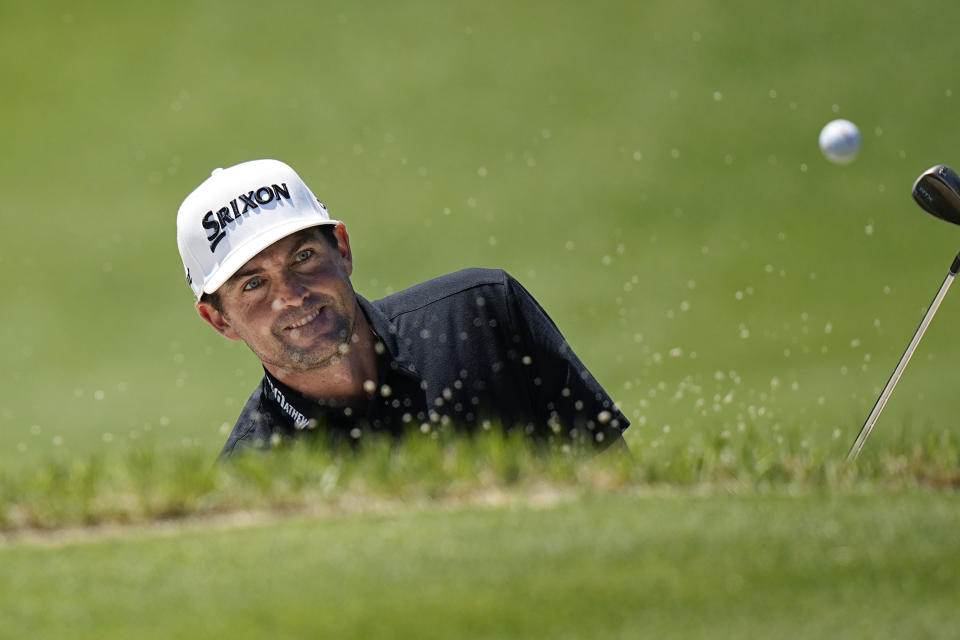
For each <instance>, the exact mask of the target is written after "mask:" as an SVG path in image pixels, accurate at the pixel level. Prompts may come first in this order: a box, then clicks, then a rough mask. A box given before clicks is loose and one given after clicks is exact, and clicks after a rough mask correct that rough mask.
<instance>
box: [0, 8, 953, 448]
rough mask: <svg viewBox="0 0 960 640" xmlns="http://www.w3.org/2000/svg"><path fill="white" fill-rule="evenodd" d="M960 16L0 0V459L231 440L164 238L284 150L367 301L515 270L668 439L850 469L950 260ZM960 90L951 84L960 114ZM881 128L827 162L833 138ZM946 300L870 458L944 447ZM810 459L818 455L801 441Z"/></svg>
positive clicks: (238, 398)
mask: <svg viewBox="0 0 960 640" xmlns="http://www.w3.org/2000/svg"><path fill="white" fill-rule="evenodd" d="M958 18H960V5H957V4H956V3H953V2H945V1H942V0H941V1H936V0H934V1H931V2H926V3H924V4H923V5H922V6H921V7H916V6H913V5H911V4H909V3H880V4H878V3H873V2H866V1H863V0H858V1H853V2H843V3H836V2H826V1H815V2H810V3H796V2H759V1H754V0H749V1H748V0H742V1H733V2H725V3H716V2H707V1H705V0H702V1H692V2H666V1H662V0H657V1H654V2H642V3H637V2H614V1H603V0H601V1H598V2H591V3H555V2H542V1H529V2H520V3H516V2H499V1H487V2H482V3H480V2H475V3H453V4H451V3H442V2H404V3H388V2H321V3H304V2H289V1H282V0H281V1H279V2H274V3H267V4H265V3H262V2H250V1H236V2H230V3H226V2H169V3H158V4H153V5H149V4H142V3H123V2H97V3H75V2H56V1H52V2H36V3H3V4H2V5H0V74H2V76H0V77H2V79H3V86H4V87H6V90H5V91H4V96H3V99H2V101H0V144H2V148H3V153H2V154H0V180H2V186H3V198H2V204H0V212H2V216H3V221H4V233H3V236H2V239H0V267H2V270H3V273H4V274H5V276H6V278H5V283H6V286H4V287H2V289H0V291H2V293H0V314H2V315H0V327H2V328H0V351H2V353H3V354H4V366H3V376H4V380H3V385H2V387H3V394H4V401H3V403H2V408H0V434H2V435H0V445H2V448H0V451H2V453H0V460H3V461H7V462H10V461H12V460H19V461H22V462H23V461H29V460H32V459H34V458H35V456H41V455H47V454H49V453H50V452H51V451H54V450H59V451H63V450H69V451H77V452H90V451H96V450H101V449H103V448H108V447H116V446H120V445H124V444H129V443H131V442H133V441H137V442H144V441H153V442H157V443H160V444H162V443H166V442H177V443H180V442H182V441H187V442H191V443H195V444H196V446H198V447H203V448H205V449H209V451H210V456H211V458H212V457H213V456H214V455H215V454H216V452H217V451H218V449H219V447H220V445H221V444H222V442H223V441H224V439H225V437H226V435H225V431H226V429H228V428H229V426H232V424H233V421H234V419H235V418H236V415H237V414H238V412H239V410H240V407H241V405H242V403H243V401H244V400H245V399H246V398H247V396H248V395H249V393H250V391H251V389H252V388H253V386H254V385H255V384H256V382H257V380H258V379H259V377H260V375H261V371H260V368H259V364H258V362H257V361H256V360H255V358H254V357H253V356H252V355H251V354H250V353H249V352H248V351H246V349H245V347H243V345H236V344H234V343H229V342H228V341H226V340H224V339H222V338H221V337H219V336H218V335H216V334H215V333H214V332H213V331H212V330H211V329H210V328H208V327H207V326H206V325H205V324H203V322H202V321H201V320H200V319H199V317H198V316H197V315H196V313H195V312H194V310H193V308H192V305H193V300H192V297H191V294H190V291H189V289H188V287H187V285H186V282H185V280H184V277H183V272H182V267H181V264H180V260H179V256H178V253H177V249H176V243H175V231H174V229H175V216H176V211H177V208H178V206H179V204H180V202H181V200H182V199H183V198H184V197H185V196H186V194H187V193H189V192H190V191H191V190H192V189H193V188H194V187H195V186H196V185H198V184H199V183H200V182H201V181H203V180H204V179H205V178H206V177H207V176H208V175H209V172H210V171H211V170H212V169H213V168H215V167H219V166H229V165H232V164H235V163H237V162H242V161H245V160H249V159H254V158H263V157H273V158H278V159H281V160H284V161H286V162H288V163H289V164H291V165H292V166H293V167H294V168H295V169H297V171H298V172H299V173H300V174H301V176H302V177H303V178H304V179H305V180H306V182H307V184H309V185H310V186H311V187H312V189H313V190H314V192H315V193H316V194H317V195H318V196H319V197H320V198H321V199H322V200H323V201H324V202H325V203H326V204H327V205H328V206H329V207H330V210H331V212H332V214H333V215H334V216H335V217H338V218H340V219H342V220H344V221H345V222H346V223H347V226H348V229H349V231H350V234H351V238H352V241H353V245H354V253H355V259H356V271H355V277H354V284H355V286H356V288H357V289H358V291H359V292H361V293H362V294H364V295H366V296H368V297H373V298H376V297H379V296H382V295H384V294H387V293H389V292H392V291H396V290H399V289H401V288H403V287H406V286H409V285H411V284H413V283H416V282H418V281H421V280H424V279H427V278H430V277H432V276H435V275H439V274H442V273H445V272H449V271H453V270H456V269H459V268H463V267H469V266H488V267H504V268H506V269H508V270H509V271H510V272H511V273H512V274H514V275H515V276H517V277H518V278H519V279H520V280H521V281H522V282H523V283H524V284H525V285H526V286H527V287H528V288H529V289H530V290H531V291H532V292H533V294H534V295H535V296H536V297H537V298H538V299H539V300H540V301H541V302H542V304H543V305H544V307H545V308H546V309H547V310H548V311H549V312H550V314H551V315H552V316H553V318H554V320H555V321H556V322H557V324H558V325H559V326H560V328H561V329H562V330H563V331H564V333H565V334H566V335H567V337H568V339H569V340H570V342H571V343H572V344H573V346H574V348H575V349H576V350H577V352H578V353H579V355H580V356H581V358H582V359H583V360H584V361H585V362H586V363H587V365H588V366H589V367H590V368H591V370H592V371H593V372H594V374H595V375H596V376H597V377H598V379H599V380H600V381H601V383H603V384H604V386H605V387H606V388H607V389H608V391H610V393H611V394H612V395H613V396H614V397H615V398H616V399H617V400H618V401H619V402H620V403H621V405H622V408H623V410H624V412H625V413H626V414H627V415H628V417H630V418H631V420H632V421H633V427H632V428H631V429H630V431H629V432H628V441H629V442H630V443H631V444H632V445H633V446H634V447H645V446H653V445H655V444H657V443H659V442H662V441H664V440H665V439H679V440H681V441H682V439H684V438H689V437H691V436H692V435H694V434H716V433H723V432H724V431H730V430H733V429H737V428H742V427H741V425H760V426H761V427H764V428H770V429H773V430H784V431H785V432H789V433H791V434H799V437H802V438H807V437H809V439H810V443H811V446H814V445H816V446H822V447H830V448H834V449H836V454H837V456H842V455H844V454H845V452H846V449H847V447H848V446H849V444H850V442H852V440H853V438H854V437H855V435H856V433H857V431H858V430H859V428H860V426H861V424H862V422H863V420H864V418H865V417H866V414H867V412H868V411H869V409H870V407H871V406H872V404H873V402H874V400H875V398H876V395H877V393H878V392H879V390H880V388H881V387H882V385H883V384H884V383H885V382H886V380H887V377H888V376H889V374H890V372H891V371H892V370H893V367H894V366H895V364H896V362H897V360H898V358H899V356H900V354H901V352H902V350H903V348H904V347H905V346H906V343H907V342H908V340H909V338H910V336H911V335H912V333H913V330H914V329H915V327H916V324H917V323H918V321H919V320H920V318H921V316H922V314H923V311H924V310H925V309H926V306H927V304H928V303H929V301H930V299H931V298H932V297H933V295H934V293H935V292H936V290H937V287H938V286H939V284H940V282H941V280H942V278H943V277H944V276H945V275H946V271H947V268H948V266H949V265H950V261H951V260H952V257H953V255H954V252H955V251H956V249H957V247H958V245H960V233H957V231H956V230H955V229H953V228H951V227H948V226H947V225H945V224H944V223H942V222H939V221H937V220H934V219H933V218H930V217H928V216H926V215H925V214H923V213H922V212H921V211H920V210H919V209H918V208H917V207H916V206H915V205H914V204H913V203H912V201H911V199H910V196H909V193H910V186H911V184H912V182H913V180H914V179H915V178H916V177H917V175H919V174H920V173H921V172H922V171H923V170H925V169H926V168H928V167H929V166H931V165H933V164H937V163H947V164H951V163H952V164H955V165H956V164H960V159H958V158H957V149H958V142H960V140H958V137H960V135H958V130H957V127H956V126H955V124H954V119H955V115H956V113H957V101H958V100H960V81H958V77H957V75H956V74H955V73H954V72H953V67H952V62H951V61H952V59H953V56H952V54H953V53H954V49H955V47H954V46H953V42H954V41H955V40H956V25H957V24H960V22H958ZM955 94H956V95H955ZM838 117H843V118H847V119H850V120H852V121H854V122H855V123H857V124H858V125H859V127H860V129H861V131H862V134H863V149H862V152H861V154H860V157H859V158H858V159H857V160H856V162H855V163H853V164H852V165H849V166H835V165H831V164H829V163H828V162H827V161H826V160H825V159H824V158H823V157H822V156H821V154H820V152H819V149H818V147H817V135H818V133H819V130H820V128H821V127H822V126H823V125H824V124H826V123H827V122H828V121H830V120H832V119H834V118H838ZM954 296H955V297H948V298H947V301H946V303H945V304H944V306H943V308H942V309H941V311H940V314H939V315H938V317H937V319H936V321H935V322H934V324H933V326H932V328H931V329H930V331H929V333H928V334H927V337H926V339H925V341H924V343H923V344H922V345H921V348H920V350H919V352H918V353H917V355H916V357H915V359H914V362H913V363H912V364H911V366H910V368H909V369H908V370H907V374H906V376H905V378H904V380H903V382H902V383H901V386H900V387H899V388H898V390H897V392H896V393H895V394H894V397H893V399H892V401H891V402H890V404H889V405H888V408H887V410H886V412H885V413H884V415H883V417H882V419H881V422H880V424H879V425H878V428H877V431H876V433H875V436H874V440H871V443H870V445H868V448H867V452H868V454H869V451H870V449H871V447H873V448H878V447H882V443H883V441H884V440H885V439H890V438H908V439H913V438H921V437H923V436H924V434H925V433H926V432H928V431H931V430H940V429H944V428H949V429H955V426H954V419H953V416H954V413H955V411H956V409H957V407H958V401H957V394H956V392H955V391H954V390H953V382H954V374H955V371H956V365H955V362H954V361H955V359H956V356H957V355H958V353H960V349H958V341H957V340H956V339H955V338H954V337H953V335H952V333H951V332H952V327H953V326H955V325H956V323H957V319H958V316H960V307H958V305H960V300H958V299H957V298H958V297H960V293H955V294H954ZM801 444H804V443H801Z"/></svg>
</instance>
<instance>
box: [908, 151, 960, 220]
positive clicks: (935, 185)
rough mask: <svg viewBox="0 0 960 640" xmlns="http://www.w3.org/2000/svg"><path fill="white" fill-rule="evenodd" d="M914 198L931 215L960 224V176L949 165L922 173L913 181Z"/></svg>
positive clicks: (931, 168)
mask: <svg viewBox="0 0 960 640" xmlns="http://www.w3.org/2000/svg"><path fill="white" fill-rule="evenodd" d="M913 199H914V200H916V201H917V204H919V205H920V207H921V208H922V209H923V210H924V211H926V212H927V213H929V214H930V215H932V216H935V217H937V218H940V219H941V220H946V221H947V222H952V223H953V224H960V176H958V175H957V172H956V171H954V170H953V169H951V168H950V167H948V166H947V165H945V164H938V165H937V166H935V167H930V168H929V169H927V170H926V171H924V172H923V173H922V174H920V177H919V178H917V181H916V182H914V183H913Z"/></svg>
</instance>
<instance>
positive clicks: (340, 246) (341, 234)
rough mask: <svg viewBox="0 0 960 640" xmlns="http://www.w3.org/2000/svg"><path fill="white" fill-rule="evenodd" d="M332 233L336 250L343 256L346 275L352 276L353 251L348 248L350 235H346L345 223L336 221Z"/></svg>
mask: <svg viewBox="0 0 960 640" xmlns="http://www.w3.org/2000/svg"><path fill="white" fill-rule="evenodd" d="M333 233H334V235H335V236H336V237H337V251H339V252H340V255H341V256H342V257H343V260H344V264H345V265H346V269H347V275H348V276H352V275H353V252H352V251H351V250H350V236H349V235H347V227H346V225H345V224H343V223H342V222H339V223H337V226H336V228H335V229H334V231H333Z"/></svg>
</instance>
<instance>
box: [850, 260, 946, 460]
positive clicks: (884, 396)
mask: <svg viewBox="0 0 960 640" xmlns="http://www.w3.org/2000/svg"><path fill="white" fill-rule="evenodd" d="M958 268H960V253H958V254H957V257H956V258H955V259H954V261H953V265H952V266H951V267H950V272H949V273H948V274H947V277H946V278H944V280H943V284H942V285H940V290H939V291H938V292H937V295H936V297H935V298H934V299H933V302H931V303H930V308H929V309H927V313H926V315H924V316H923V320H922V321H921V322H920V326H919V327H917V332H916V333H915V334H913V340H911V341H910V344H909V345H907V350H906V351H904V352H903V356H902V357H901V358H900V363H899V364H898V365H897V368H896V369H894V370H893V375H891V376H890V379H889V380H888V381H887V386H885V387H884V388H883V391H882V392H881V393H880V397H879V398H877V404H875V405H874V406H873V411H871V412H870V415H869V416H868V417H867V421H866V422H865V423H864V425H863V428H862V429H860V435H858V436H857V439H856V441H855V442H854V443H853V446H852V447H850V453H848V454H847V460H856V459H857V456H859V455H860V450H861V449H863V445H864V444H865V443H866V441H867V438H869V437H870V432H871V431H873V425H875V424H876V423H877V419H878V418H879V417H880V412H881V411H883V407H884V406H886V404H887V400H889V399H890V395H891V394H892V393H893V389H894V387H896V386H897V383H898V382H899V381H900V376H902V375H903V370H904V369H906V368H907V364H908V363H909V362H910V358H911V357H913V352H914V351H916V350H917V345H919V344H920V340H921V339H922V338H923V334H924V333H926V331H927V327H929V326H930V322H931V321H932V320H933V316H934V314H936V313H937V309H939V308H940V303H942V302H943V298H944V297H945V296H946V295H947V291H948V290H949V289H950V285H951V284H953V279H954V278H955V277H956V275H957V270H958Z"/></svg>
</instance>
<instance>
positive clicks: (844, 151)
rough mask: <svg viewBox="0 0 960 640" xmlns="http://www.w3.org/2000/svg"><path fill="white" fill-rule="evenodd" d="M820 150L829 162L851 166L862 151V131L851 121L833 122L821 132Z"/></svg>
mask: <svg viewBox="0 0 960 640" xmlns="http://www.w3.org/2000/svg"><path fill="white" fill-rule="evenodd" d="M820 150H821V151H823V155H824V156H826V158H827V160H829V161H830V162H833V163H836V164H850V163H851V162H853V160H854V158H856V157H857V152H859V151H860V130H859V129H857V125H855V124H853V123H852V122H850V121H849V120H833V121H831V122H828V123H827V125H826V126H825V127H824V128H823V129H822V130H821V131H820Z"/></svg>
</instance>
